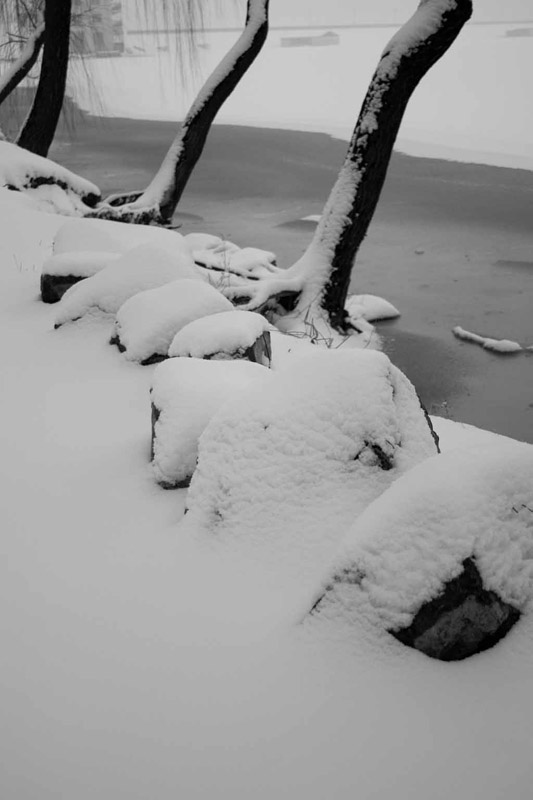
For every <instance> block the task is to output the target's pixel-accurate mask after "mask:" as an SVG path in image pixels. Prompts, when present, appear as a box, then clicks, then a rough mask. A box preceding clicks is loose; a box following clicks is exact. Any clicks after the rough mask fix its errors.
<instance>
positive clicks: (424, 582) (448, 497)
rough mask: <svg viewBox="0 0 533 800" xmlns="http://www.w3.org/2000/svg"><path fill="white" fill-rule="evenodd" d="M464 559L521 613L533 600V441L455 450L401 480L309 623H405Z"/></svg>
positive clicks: (354, 535)
mask: <svg viewBox="0 0 533 800" xmlns="http://www.w3.org/2000/svg"><path fill="white" fill-rule="evenodd" d="M465 563H466V564H470V563H472V564H474V565H475V568H476V570H477V572H478V573H479V575H480V577H481V580H482V583H483V588H484V590H486V591H488V592H493V593H495V594H496V595H497V596H498V598H500V599H501V600H502V601H503V602H504V603H507V604H509V605H510V606H512V607H513V608H514V609H517V610H518V611H524V610H525V609H526V607H527V606H528V603H529V602H530V601H531V599H533V447H532V446H531V445H528V444H524V443H521V442H515V441H512V440H508V441H505V440H500V441H498V442H497V443H496V444H490V445H482V446H478V447H472V448H471V449H468V450H454V451H452V452H449V453H444V454H441V455H439V456H436V457H434V458H431V459H429V460H426V461H424V463H423V464H419V465H418V466H415V467H414V468H413V469H412V470H410V471H409V472H408V473H407V474H405V475H403V476H402V477H400V478H399V479H398V480H397V481H396V482H395V483H394V484H393V485H392V486H391V487H390V488H389V489H387V491H386V492H384V493H383V494H382V495H381V497H379V498H378V499H376V500H375V501H374V502H373V503H372V504H371V505H369V506H368V508H367V509H366V511H364V512H363V514H362V515H361V516H360V517H359V519H358V520H357V521H356V522H355V524H354V525H353V527H352V528H351V530H350V531H349V533H348V534H347V536H346V538H345V539H344V541H343V542H342V544H341V546H340V548H339V550H338V553H337V555H336V557H335V559H334V561H333V565H332V567H331V569H330V570H329V576H328V577H327V578H326V580H325V581H324V584H323V586H324V588H322V589H321V590H320V591H319V592H318V593H317V599H316V602H315V604H314V607H313V611H312V614H311V615H310V617H308V618H307V620H308V623H309V624H315V622H317V621H318V620H321V619H322V620H323V621H325V622H327V623H331V622H332V621H335V623H340V624H341V625H345V624H348V625H350V624H353V623H354V622H357V621H361V619H365V620H366V621H367V622H370V624H371V625H372V626H375V625H377V626H380V627H381V628H382V629H384V630H386V631H390V632H394V631H399V630H402V629H405V627H406V626H408V625H410V624H411V623H412V621H413V619H414V617H415V615H416V614H417V613H418V612H419V610H420V609H421V608H422V607H423V606H424V605H425V604H426V603H428V602H429V601H432V600H434V599H435V598H437V597H439V596H440V595H441V593H442V592H443V588H444V586H445V585H446V584H448V583H449V582H450V581H451V580H452V579H454V578H456V577H458V576H459V575H460V574H461V573H462V572H463V570H464V568H465Z"/></svg>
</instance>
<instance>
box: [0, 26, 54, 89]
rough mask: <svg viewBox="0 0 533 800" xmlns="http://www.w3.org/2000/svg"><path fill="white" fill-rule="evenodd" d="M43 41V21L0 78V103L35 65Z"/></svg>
mask: <svg viewBox="0 0 533 800" xmlns="http://www.w3.org/2000/svg"><path fill="white" fill-rule="evenodd" d="M43 43H44V23H43V24H42V25H39V27H38V28H36V29H35V31H34V32H33V33H32V35H31V36H30V37H29V39H28V41H27V42H26V45H25V46H24V48H23V50H22V52H21V53H20V55H19V57H18V58H17V60H16V61H15V63H14V64H13V65H12V66H11V67H10V68H9V69H8V70H6V72H5V73H4V74H3V75H2V77H1V78H0V104H2V103H3V102H4V100H5V99H6V97H9V95H10V94H11V92H12V91H13V89H16V88H17V86H18V85H19V83H20V82H21V81H22V80H23V79H24V78H25V77H26V75H27V74H28V73H29V71H30V70H31V68H32V67H33V66H34V65H35V63H36V62H37V59H38V58H39V53H40V52H41V48H42V46H43Z"/></svg>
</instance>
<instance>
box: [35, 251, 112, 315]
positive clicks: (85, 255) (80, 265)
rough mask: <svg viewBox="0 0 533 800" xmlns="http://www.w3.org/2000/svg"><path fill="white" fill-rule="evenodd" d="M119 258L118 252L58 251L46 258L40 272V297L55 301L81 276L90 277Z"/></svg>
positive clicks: (81, 277)
mask: <svg viewBox="0 0 533 800" xmlns="http://www.w3.org/2000/svg"><path fill="white" fill-rule="evenodd" d="M117 258H119V253H106V252H98V251H93V252H91V251H89V252H87V251H79V252H70V253H58V254H57V255H52V256H50V258H48V259H47V260H46V261H45V262H44V264H43V268H42V273H41V299H42V301H43V302H44V303H57V302H58V301H59V300H61V298H62V297H63V295H64V294H65V292H66V291H67V289H69V288H70V287H71V286H73V285H74V284H75V283H78V281H80V280H82V279H83V278H90V277H91V276H92V275H96V273H97V272H100V270H102V269H104V267H107V266H108V265H109V264H110V263H111V262H113V261H116V260H117Z"/></svg>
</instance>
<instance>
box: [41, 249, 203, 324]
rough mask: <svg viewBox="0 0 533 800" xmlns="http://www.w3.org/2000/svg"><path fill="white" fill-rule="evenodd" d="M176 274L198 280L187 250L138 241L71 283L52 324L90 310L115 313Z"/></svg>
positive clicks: (177, 276)
mask: <svg viewBox="0 0 533 800" xmlns="http://www.w3.org/2000/svg"><path fill="white" fill-rule="evenodd" d="M180 278H181V279H188V280H198V281H201V278H200V275H199V274H198V273H197V272H196V271H195V267H194V264H193V262H192V258H191V256H190V255H189V254H188V253H186V252H183V251H176V252H175V253H174V254H170V253H169V252H168V251H166V250H162V249H161V248H159V247H154V246H153V245H149V244H141V245H138V246H137V247H134V248H133V249H132V250H129V251H128V252H126V253H125V254H124V255H122V256H120V258H117V259H116V260H115V261H113V262H112V263H111V264H109V265H108V266H107V267H104V268H103V269H102V270H100V271H99V272H97V273H96V274H95V275H93V276H92V277H90V278H87V280H84V281H81V282H80V283H76V284H75V285H74V286H71V287H70V289H68V290H67V291H66V292H65V294H64V295H63V297H62V298H61V300H60V302H59V305H58V307H57V314H56V319H55V325H56V327H59V326H60V325H63V324H64V323H65V322H71V321H73V320H76V319H79V318H80V317H83V315H84V314H87V313H88V312H90V311H94V310H97V311H102V312H104V313H106V314H116V312H117V311H118V309H119V308H120V306H121V305H122V304H123V303H124V302H125V301H126V300H128V298H130V297H132V296H133V295H135V294H137V293H138V292H142V291H145V290H147V289H152V288H154V287H156V286H162V285H163V284H165V283H170V282H171V281H175V280H177V279H180Z"/></svg>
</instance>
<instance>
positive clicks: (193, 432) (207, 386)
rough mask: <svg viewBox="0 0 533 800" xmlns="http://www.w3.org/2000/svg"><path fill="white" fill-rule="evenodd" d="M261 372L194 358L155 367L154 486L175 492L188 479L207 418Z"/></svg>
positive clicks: (232, 363) (238, 363)
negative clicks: (175, 487) (156, 415)
mask: <svg viewBox="0 0 533 800" xmlns="http://www.w3.org/2000/svg"><path fill="white" fill-rule="evenodd" d="M236 313H237V312H236ZM266 372H267V370H266V369H265V367H261V366H260V365H259V364H252V363H251V362H249V361H204V360H202V359H197V358H171V359H168V360H167V361H164V362H163V363H162V364H159V365H158V366H157V367H156V369H155V371H154V377H153V383H152V390H151V400H152V403H153V405H154V406H155V408H156V409H157V411H158V412H159V416H158V419H157V421H156V422H155V426H154V442H153V457H152V467H153V471H154V475H155V477H156V480H157V481H158V482H159V483H161V484H163V485H165V486H167V487H169V486H176V485H179V484H180V483H183V482H185V481H187V480H188V479H189V478H190V477H191V476H192V474H193V472H194V469H195V467H196V459H197V456H198V439H199V437H200V435H201V433H202V432H203V430H204V429H205V427H206V425H207V423H208V422H209V420H210V419H211V417H212V416H213V414H214V413H215V412H216V411H217V410H218V409H219V408H220V407H221V406H222V405H223V404H224V403H225V402H231V399H232V398H233V397H235V396H237V395H238V394H239V393H240V392H242V391H243V390H244V389H245V388H246V387H247V386H248V385H249V384H250V383H253V382H254V381H257V380H262V379H264V374H265V373H266Z"/></svg>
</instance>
